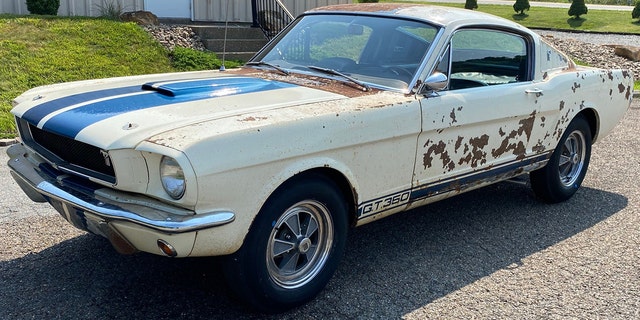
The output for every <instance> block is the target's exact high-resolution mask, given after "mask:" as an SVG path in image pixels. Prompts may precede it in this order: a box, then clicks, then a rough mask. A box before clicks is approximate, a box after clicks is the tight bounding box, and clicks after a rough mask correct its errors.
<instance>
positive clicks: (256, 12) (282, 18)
mask: <svg viewBox="0 0 640 320" xmlns="http://www.w3.org/2000/svg"><path fill="white" fill-rule="evenodd" d="M251 12H252V15H253V27H259V28H260V29H261V30H262V32H263V33H264V35H265V37H267V39H269V40H271V39H272V38H273V37H275V35H276V34H278V32H280V31H282V29H284V28H285V27H286V26H287V25H288V24H289V23H291V21H293V19H294V16H293V15H292V14H291V12H289V10H287V8H286V7H285V5H284V4H283V3H282V1H280V0H251Z"/></svg>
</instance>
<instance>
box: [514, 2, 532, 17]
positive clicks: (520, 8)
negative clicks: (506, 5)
mask: <svg viewBox="0 0 640 320" xmlns="http://www.w3.org/2000/svg"><path fill="white" fill-rule="evenodd" d="M530 8H531V5H530V4H529V0H516V3H514V4H513V10H514V11H515V12H518V14H520V15H524V11H525V10H527V11H529V9H530Z"/></svg>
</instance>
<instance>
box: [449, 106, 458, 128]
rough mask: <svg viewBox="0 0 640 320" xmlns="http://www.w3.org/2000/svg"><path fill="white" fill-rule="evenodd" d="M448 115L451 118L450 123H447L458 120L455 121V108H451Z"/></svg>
mask: <svg viewBox="0 0 640 320" xmlns="http://www.w3.org/2000/svg"><path fill="white" fill-rule="evenodd" d="M449 117H450V118H451V123H449V125H452V124H454V123H456V122H458V121H456V109H455V108H454V109H451V113H449Z"/></svg>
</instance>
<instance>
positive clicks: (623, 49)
mask: <svg viewBox="0 0 640 320" xmlns="http://www.w3.org/2000/svg"><path fill="white" fill-rule="evenodd" d="M613 52H614V53H615V54H616V55H618V56H621V57H623V58H627V59H629V60H631V61H634V62H638V61H640V48H638V47H632V46H616V47H615V48H614V51H613Z"/></svg>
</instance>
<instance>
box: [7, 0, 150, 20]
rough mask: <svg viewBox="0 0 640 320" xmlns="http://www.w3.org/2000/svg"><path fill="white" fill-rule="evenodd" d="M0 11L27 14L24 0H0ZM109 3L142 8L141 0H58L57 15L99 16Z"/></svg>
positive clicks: (126, 7) (123, 8)
mask: <svg viewBox="0 0 640 320" xmlns="http://www.w3.org/2000/svg"><path fill="white" fill-rule="evenodd" d="M0 1H1V3H2V5H1V6H0V13H11V14H29V10H27V2H26V0H0ZM109 5H115V6H120V8H122V10H123V11H136V10H142V9H143V0H60V8H58V15H59V16H89V17H96V16H99V15H100V14H101V12H102V10H103V9H101V8H107V7H108V6H109Z"/></svg>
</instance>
